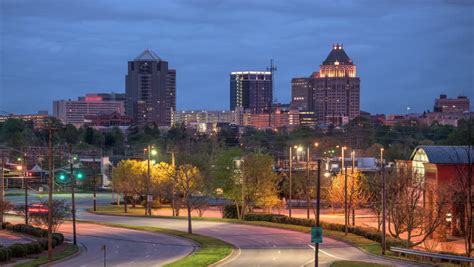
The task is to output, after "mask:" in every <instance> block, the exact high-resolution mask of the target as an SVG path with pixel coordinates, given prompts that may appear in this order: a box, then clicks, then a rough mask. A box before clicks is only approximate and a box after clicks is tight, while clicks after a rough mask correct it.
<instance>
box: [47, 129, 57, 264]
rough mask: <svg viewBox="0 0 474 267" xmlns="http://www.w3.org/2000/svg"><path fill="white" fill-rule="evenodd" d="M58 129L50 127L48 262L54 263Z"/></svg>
mask: <svg viewBox="0 0 474 267" xmlns="http://www.w3.org/2000/svg"><path fill="white" fill-rule="evenodd" d="M54 130H56V128H53V127H51V126H49V127H48V137H49V138H48V165H49V166H48V168H49V177H48V262H51V261H53V185H54V184H53V179H54V171H53V168H54V164H53V131H54Z"/></svg>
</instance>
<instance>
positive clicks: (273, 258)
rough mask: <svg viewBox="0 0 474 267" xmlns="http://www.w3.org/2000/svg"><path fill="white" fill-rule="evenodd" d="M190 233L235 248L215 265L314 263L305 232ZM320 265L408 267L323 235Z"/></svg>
mask: <svg viewBox="0 0 474 267" xmlns="http://www.w3.org/2000/svg"><path fill="white" fill-rule="evenodd" d="M78 217H79V218H81V219H84V220H92V221H98V222H110V223H120V224H130V225H140V226H155V227H161V228H169V229H175V230H179V231H186V230H187V221H186V220H179V219H161V218H141V217H123V216H107V215H96V214H90V213H88V212H86V211H85V210H79V212H78ZM193 230H194V233H197V234H201V235H207V236H212V237H216V238H219V239H222V240H224V241H227V242H229V243H231V244H233V245H234V246H236V247H237V249H236V250H235V252H234V254H233V255H232V256H231V257H230V258H229V259H227V260H226V261H224V262H223V263H221V264H219V266H314V261H313V260H314V247H312V245H311V243H310V236H309V234H305V233H300V232H295V231H290V230H283V229H275V228H269V227H260V226H253V225H243V224H234V223H225V222H211V221H194V222H193ZM319 255H320V265H321V266H329V264H330V263H331V262H333V261H336V260H358V261H366V262H377V263H385V264H391V265H395V266H412V265H410V264H407V263H402V262H399V261H391V260H386V259H382V258H379V257H376V256H372V255H370V254H367V253H365V252H362V251H361V250H359V249H357V248H355V247H353V246H351V245H348V244H346V243H344V242H340V241H336V240H334V239H330V238H325V240H324V243H323V244H322V245H321V247H320V253H319Z"/></svg>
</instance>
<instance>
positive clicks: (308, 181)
mask: <svg viewBox="0 0 474 267" xmlns="http://www.w3.org/2000/svg"><path fill="white" fill-rule="evenodd" d="M309 148H310V146H308V148H307V149H306V218H307V219H309V192H310V191H309V185H310V183H311V181H310V179H309V160H310V159H309Z"/></svg>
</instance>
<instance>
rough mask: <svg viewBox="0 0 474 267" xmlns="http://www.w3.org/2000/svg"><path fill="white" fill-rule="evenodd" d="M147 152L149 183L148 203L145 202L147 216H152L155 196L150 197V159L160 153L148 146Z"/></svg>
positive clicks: (147, 191) (147, 182)
mask: <svg viewBox="0 0 474 267" xmlns="http://www.w3.org/2000/svg"><path fill="white" fill-rule="evenodd" d="M144 150H145V152H148V153H147V181H146V185H147V186H146V202H145V215H149V216H151V202H152V201H153V196H151V195H150V186H151V181H150V179H151V178H150V163H151V162H150V158H151V156H156V155H157V154H158V152H157V151H156V149H155V148H154V147H153V146H151V145H148V146H147V148H145V149H144ZM125 201H126V200H125Z"/></svg>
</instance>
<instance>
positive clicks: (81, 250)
mask: <svg viewBox="0 0 474 267" xmlns="http://www.w3.org/2000/svg"><path fill="white" fill-rule="evenodd" d="M78 247H79V249H78V250H77V251H76V252H75V253H74V254H71V255H69V256H66V257H64V258H61V259H57V260H53V261H52V262H48V263H45V264H41V265H39V266H50V265H51V264H56V263H60V262H63V261H67V260H69V259H72V258H74V257H76V256H79V254H81V253H82V252H83V250H85V251H87V247H86V246H84V244H82V243H81V246H78Z"/></svg>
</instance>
